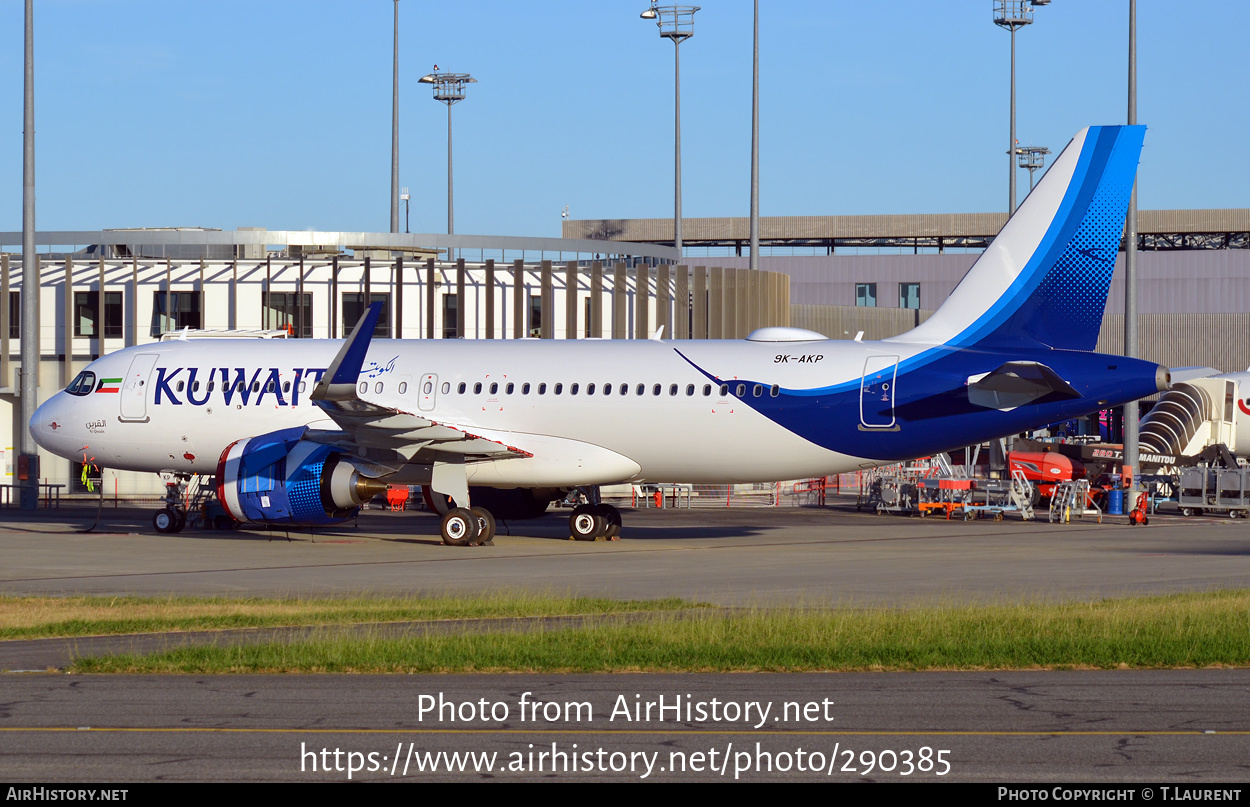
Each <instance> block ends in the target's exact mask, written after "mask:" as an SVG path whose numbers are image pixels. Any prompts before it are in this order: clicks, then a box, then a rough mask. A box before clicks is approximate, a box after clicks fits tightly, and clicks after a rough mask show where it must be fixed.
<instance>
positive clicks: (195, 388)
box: [191, 381, 291, 392]
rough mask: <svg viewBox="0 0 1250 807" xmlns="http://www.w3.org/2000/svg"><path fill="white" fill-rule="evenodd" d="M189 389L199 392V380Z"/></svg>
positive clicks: (288, 383)
mask: <svg viewBox="0 0 1250 807" xmlns="http://www.w3.org/2000/svg"><path fill="white" fill-rule="evenodd" d="M286 383H287V385H288V386H289V385H290V383H291V382H290V381H288V382H286ZM191 391H192V392H199V391H200V382H199V381H196V382H195V383H194V384H192V385H191Z"/></svg>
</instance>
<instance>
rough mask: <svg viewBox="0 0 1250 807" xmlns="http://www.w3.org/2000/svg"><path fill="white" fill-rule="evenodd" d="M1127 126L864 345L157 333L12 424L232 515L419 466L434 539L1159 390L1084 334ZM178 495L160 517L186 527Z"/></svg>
mask: <svg viewBox="0 0 1250 807" xmlns="http://www.w3.org/2000/svg"><path fill="white" fill-rule="evenodd" d="M1144 135H1145V127H1141V126H1096V127H1089V128H1087V129H1084V130H1082V131H1081V132H1079V133H1077V135H1076V136H1075V137H1074V138H1073V139H1072V141H1071V142H1070V143H1069V144H1068V146H1067V147H1066V148H1065V149H1064V151H1063V153H1062V154H1061V155H1060V156H1059V157H1058V159H1057V160H1056V161H1055V162H1054V164H1053V165H1052V167H1051V169H1050V171H1049V172H1047V174H1046V176H1045V177H1044V178H1043V179H1042V181H1041V182H1040V183H1039V184H1038V186H1037V187H1036V189H1034V190H1033V191H1032V193H1030V194H1029V196H1028V197H1027V198H1026V199H1025V201H1024V203H1023V204H1022V205H1021V206H1020V208H1019V209H1018V210H1017V212H1016V213H1015V214H1014V215H1013V216H1012V217H1011V218H1010V220H1009V221H1008V222H1007V223H1006V225H1005V226H1004V227H1003V229H1002V231H1001V232H1000V233H999V235H998V236H997V237H996V238H995V239H994V241H993V243H992V244H991V245H990V246H989V247H988V248H987V249H986V250H985V252H984V253H983V254H982V255H981V256H980V257H979V258H978V259H977V261H976V263H975V264H974V265H973V266H972V268H971V269H970V270H969V271H968V274H967V275H966V276H965V277H964V279H963V280H962V281H961V282H960V283H959V285H958V286H957V287H956V289H955V290H954V292H953V293H952V294H951V296H950V298H949V299H947V300H946V301H945V303H944V304H943V305H942V306H941V307H940V308H939V309H938V310H937V311H936V312H934V314H933V315H932V316H931V317H930V318H929V319H928V320H926V321H925V322H924V323H922V324H921V325H919V326H918V327H916V328H915V329H913V330H911V331H909V332H907V333H904V334H902V335H899V336H896V337H893V338H890V339H885V340H882V341H863V340H861V339H858V338H857V339H855V340H836V341H835V340H830V339H827V338H826V337H824V336H822V335H821V334H818V333H814V332H812V331H807V330H802V329H797V328H789V327H770V328H763V329H761V330H757V331H755V332H754V333H752V334H750V335H749V336H748V337H747V338H746V339H745V340H732V341H728V340H727V341H712V340H671V339H670V340H666V339H663V338H659V337H657V338H652V339H643V340H632V341H606V340H586V341H578V340H567V341H550V340H533V341H531V340H518V341H505V342H498V341H478V340H456V341H452V340H448V341H441V340H440V341H423V340H381V339H374V338H373V331H374V326H375V325H376V323H377V321H378V317H379V314H380V311H381V306H380V304H375V305H373V306H372V307H371V308H370V309H369V310H368V311H367V313H366V314H365V316H363V317H362V319H361V321H360V322H359V323H358V324H357V325H356V327H355V329H354V330H353V331H352V333H351V335H350V336H349V337H348V338H347V339H346V340H264V341H261V340H251V341H247V342H242V341H234V340H226V339H199V340H197V339H183V340H179V339H174V340H171V341H163V342H160V343H157V344H148V345H137V346H134V347H129V348H126V349H124V350H120V351H117V352H115V353H112V354H110V355H107V356H104V357H102V358H100V359H98V360H96V361H94V362H92V363H91V364H90V365H89V366H88V367H87V368H86V369H84V370H83V371H82V372H81V373H80V374H79V375H78V376H77V377H76V378H75V379H74V380H73V381H72V382H71V383H70V384H69V385H68V386H67V387H66V388H65V389H64V390H63V391H61V392H58V393H57V394H56V395H54V396H53V397H52V398H50V399H49V400H48V401H47V402H45V403H44V404H43V405H42V406H41V407H40V408H39V409H38V411H37V412H36V414H35V417H34V419H33V421H32V422H31V423H30V428H31V431H32V433H33V435H34V437H35V439H36V440H37V441H38V443H39V444H40V445H42V446H43V447H44V448H46V449H48V450H49V451H52V452H54V453H56V454H59V455H61V456H63V457H69V458H78V457H82V456H83V455H84V452H86V453H87V455H88V456H94V457H95V462H96V463H98V464H100V465H102V466H104V467H111V468H117V469H125V470H134V471H153V472H163V473H172V474H174V475H176V476H177V477H178V478H180V479H189V478H190V477H191V476H192V475H196V474H200V475H212V476H213V477H214V481H215V486H216V495H217V498H218V499H219V500H220V503H221V505H222V506H223V507H224V508H225V510H226V511H227V512H228V513H229V514H230V516H231V517H232V518H233V519H235V520H237V521H238V522H240V523H241V524H244V525H269V526H281V525H290V526H296V525H300V526H314V527H315V526H318V525H327V524H335V523H340V522H342V521H344V520H346V519H349V518H351V517H353V516H354V515H355V513H356V512H357V511H358V510H359V508H360V507H361V505H362V503H363V502H366V501H368V500H369V499H370V498H371V497H372V496H374V495H375V494H377V493H378V492H379V491H380V490H383V489H384V488H385V487H386V485H388V484H411V485H422V486H425V487H426V489H427V490H428V491H429V492H431V493H432V494H433V495H432V497H431V498H432V500H433V503H434V504H435V506H436V507H438V509H440V511H444V515H443V517H442V525H441V531H442V538H443V540H444V542H446V543H448V544H453V545H467V544H482V543H489V542H490V540H491V538H492V537H493V535H494V530H495V520H494V516H495V515H503V514H504V513H505V512H506V513H508V514H509V515H514V514H515V513H516V512H518V511H522V510H526V509H529V510H530V511H533V512H538V511H541V510H542V509H545V507H546V505H547V503H548V502H549V501H550V500H552V499H554V498H556V497H558V496H561V495H564V494H565V493H567V492H568V491H570V490H572V489H574V488H579V489H581V490H583V491H589V492H590V497H589V498H590V500H589V502H588V503H587V504H583V505H581V506H579V507H577V508H576V509H574V510H573V512H572V515H571V516H570V518H569V527H570V533H571V535H572V536H573V537H576V538H581V539H594V538H597V537H613V536H614V535H616V534H617V533H619V529H620V513H619V512H618V511H616V509H615V508H612V507H611V506H609V505H606V504H604V503H602V502H600V501H598V500H597V499H598V496H597V491H598V487H597V486H600V485H606V484H614V483H625V482H642V481H646V480H651V481H673V480H677V481H682V482H696V483H735V482H763V481H775V480H783V479H795V478H803V477H809V476H822V475H826V474H834V473H840V472H845V471H850V470H855V469H860V468H871V467H874V466H879V465H883V464H889V463H893V462H898V461H901V460H906V459H909V458H913V457H917V456H923V455H928V454H932V453H935V452H939V451H943V450H948V449H952V448H956V447H960V446H964V445H969V444H973V443H978V442H981V441H984V440H987V439H993V438H998V437H1001V436H1005V435H1009V434H1014V433H1018V432H1021V431H1024V430H1028V429H1033V428H1037V427H1040V426H1043V425H1045V424H1048V423H1053V422H1056V421H1061V420H1065V419H1067V418H1072V417H1075V416H1079V415H1083V414H1087V413H1089V412H1092V411H1096V410H1099V409H1105V408H1107V407H1113V406H1118V405H1121V404H1124V403H1126V402H1129V401H1133V400H1136V399H1138V398H1141V397H1144V396H1147V395H1152V394H1154V393H1155V392H1157V391H1159V390H1163V389H1166V388H1167V387H1168V386H1169V383H1170V382H1169V375H1168V371H1167V370H1166V369H1165V368H1163V367H1161V366H1159V365H1157V364H1154V363H1152V362H1147V361H1141V360H1137V359H1131V358H1125V357H1123V356H1113V355H1102V354H1098V353H1093V352H1090V351H1091V350H1092V349H1093V347H1094V345H1095V342H1096V339H1097V336H1098V330H1099V327H1100V325H1101V322H1102V317H1103V311H1104V308H1105V306H1106V299H1107V293H1108V288H1109V286H1110V282H1111V275H1112V271H1113V269H1114V266H1115V259H1116V253H1117V251H1118V250H1119V247H1120V241H1121V236H1122V233H1123V230H1124V217H1125V211H1126V209H1127V205H1128V201H1129V194H1130V193H1131V191H1132V186H1133V181H1134V177H1135V175H1136V171H1137V164H1138V160H1139V157H1140V152H1141V146H1142V142H1143V139H1144ZM179 508H180V505H179V504H177V498H176V497H173V496H171V497H170V504H169V506H168V507H167V508H166V509H165V510H162V511H159V512H157V513H156V514H155V516H154V519H153V521H154V524H155V526H156V528H157V529H158V530H160V531H166V532H167V531H176V530H178V529H181V527H182V524H183V522H184V520H185V513H183V512H181V511H180V509H179Z"/></svg>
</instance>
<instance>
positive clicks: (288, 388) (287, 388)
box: [195, 381, 291, 392]
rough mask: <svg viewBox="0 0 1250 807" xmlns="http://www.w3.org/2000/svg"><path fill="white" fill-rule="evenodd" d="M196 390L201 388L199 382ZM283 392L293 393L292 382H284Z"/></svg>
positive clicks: (196, 383) (196, 384)
mask: <svg viewBox="0 0 1250 807" xmlns="http://www.w3.org/2000/svg"><path fill="white" fill-rule="evenodd" d="M195 388H196V389H197V390H198V389H199V388H200V382H198V381H196V382H195ZM282 391H283V392H290V391H291V382H290V381H283V382H282Z"/></svg>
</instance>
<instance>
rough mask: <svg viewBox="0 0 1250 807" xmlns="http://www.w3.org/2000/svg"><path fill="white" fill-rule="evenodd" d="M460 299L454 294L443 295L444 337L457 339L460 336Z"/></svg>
mask: <svg viewBox="0 0 1250 807" xmlns="http://www.w3.org/2000/svg"><path fill="white" fill-rule="evenodd" d="M459 313H460V301H459V299H457V297H456V295H454V294H444V295H443V338H444V339H455V338H456V337H458V336H459V333H458V332H457V331H458V325H457V324H458V322H459Z"/></svg>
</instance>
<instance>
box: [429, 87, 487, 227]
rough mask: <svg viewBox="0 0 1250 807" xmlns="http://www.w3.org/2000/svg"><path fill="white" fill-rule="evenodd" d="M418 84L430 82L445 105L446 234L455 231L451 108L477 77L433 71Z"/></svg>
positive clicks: (435, 95) (461, 98)
mask: <svg viewBox="0 0 1250 807" xmlns="http://www.w3.org/2000/svg"><path fill="white" fill-rule="evenodd" d="M417 83H419V84H430V85H432V87H433V90H434V100H435V101H441V102H442V103H444V104H446V105H447V234H448V235H451V234H453V233H455V231H456V226H455V221H456V220H455V213H454V208H453V205H452V189H453V183H452V171H451V108H452V106H453V105H455V104H457V103H459V102H461V101H463V100H464V85H466V84H476V83H477V79H475V78H473V76H471V75H469V74H468V73H449V72H438V71H435V72H433V73H430V74H429V75H425V76H422V77H421V78H419V79H417Z"/></svg>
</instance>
